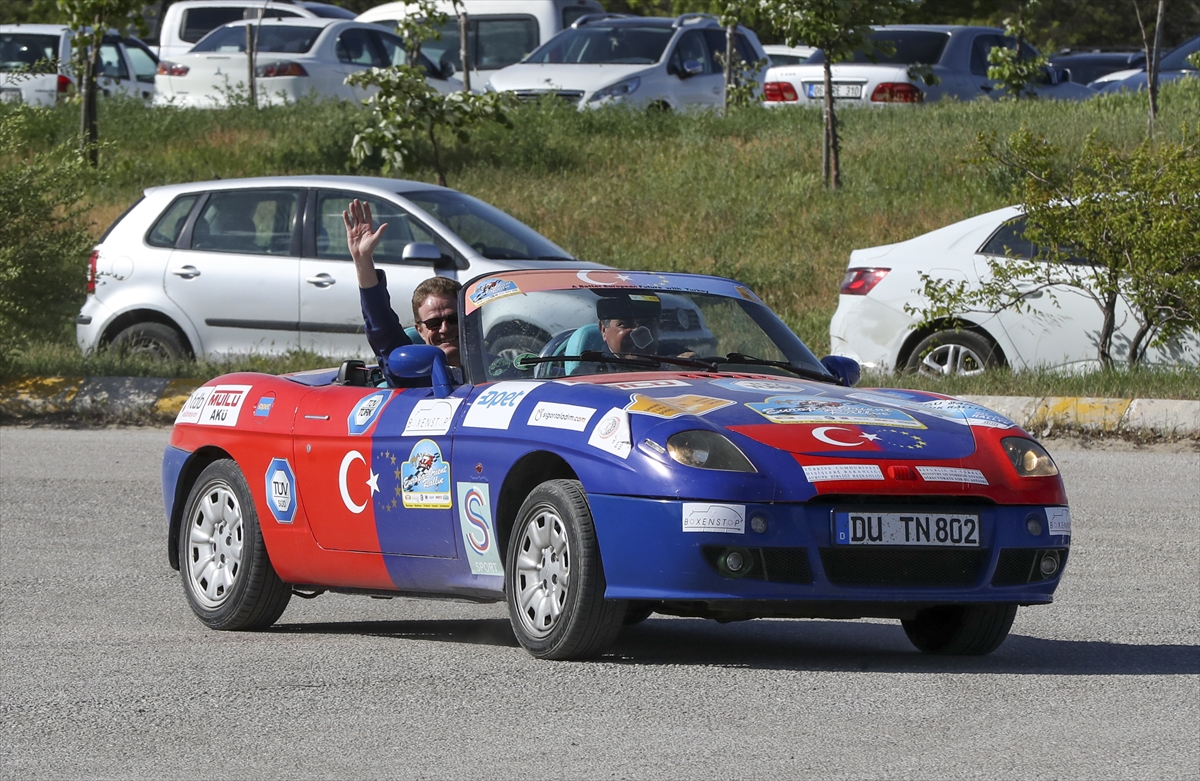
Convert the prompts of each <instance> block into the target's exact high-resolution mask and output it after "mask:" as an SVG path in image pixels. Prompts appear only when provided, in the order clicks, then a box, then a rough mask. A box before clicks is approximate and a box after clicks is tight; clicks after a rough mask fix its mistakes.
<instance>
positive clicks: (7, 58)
mask: <svg viewBox="0 0 1200 781" xmlns="http://www.w3.org/2000/svg"><path fill="white" fill-rule="evenodd" d="M57 58H58V36H57V35H33V34H30V33H0V69H2V70H6V71H15V70H20V69H22V68H32V67H33V66H35V65H41V66H46V65H49V64H51V63H53V62H54V60H55V59H57Z"/></svg>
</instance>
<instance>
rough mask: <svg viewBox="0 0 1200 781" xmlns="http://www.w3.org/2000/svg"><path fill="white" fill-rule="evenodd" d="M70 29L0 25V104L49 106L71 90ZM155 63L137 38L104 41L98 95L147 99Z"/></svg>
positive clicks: (73, 78)
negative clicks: (119, 95) (117, 95)
mask: <svg viewBox="0 0 1200 781" xmlns="http://www.w3.org/2000/svg"><path fill="white" fill-rule="evenodd" d="M72 38H73V34H72V32H71V28H69V27H66V26H64V25H58V24H4V25H0V100H2V101H4V102H6V103H8V102H12V103H26V104H29V105H32V106H52V105H54V104H55V103H56V102H57V101H58V99H59V98H60V97H61V96H63V95H66V94H68V93H69V92H70V91H71V90H73V89H74V88H75V86H76V82H77V80H78V78H79V77H78V74H76V73H75V70H74V66H73V57H72V52H73V44H72ZM157 68H158V58H157V57H155V55H154V53H153V52H152V51H151V50H150V47H148V46H147V45H146V44H145V43H144V42H143V41H141V40H139V39H138V38H134V37H128V36H119V35H116V34H113V35H108V36H105V38H104V41H103V43H101V45H100V70H99V72H98V74H97V76H98V78H97V81H98V83H99V85H100V89H101V90H102V92H103V94H105V95H110V94H121V95H131V96H135V97H140V98H143V99H148V98H150V97H151V96H152V95H153V94H154V75H155V71H156V70H157Z"/></svg>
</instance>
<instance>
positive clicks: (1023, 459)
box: [1000, 437, 1058, 477]
mask: <svg viewBox="0 0 1200 781" xmlns="http://www.w3.org/2000/svg"><path fill="white" fill-rule="evenodd" d="M1000 444H1001V445H1003V446H1004V451H1005V452H1006V453H1008V459H1009V460H1010V461H1012V465H1013V467H1015V468H1016V470H1017V474H1018V475H1020V476H1021V477H1050V476H1052V475H1056V474H1058V467H1057V466H1055V465H1054V459H1052V458H1050V454H1049V453H1047V452H1046V449H1045V448H1044V447H1042V446H1041V445H1039V444H1038V443H1036V442H1034V441H1033V440H1032V439H1025V438H1024V437H1005V438H1004V439H1002V440H1000Z"/></svg>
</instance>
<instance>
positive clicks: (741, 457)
mask: <svg viewBox="0 0 1200 781" xmlns="http://www.w3.org/2000/svg"><path fill="white" fill-rule="evenodd" d="M667 453H669V454H670V456H671V458H673V459H674V460H675V461H677V462H678V463H680V464H683V465H684V466H694V467H696V468H697V469H719V470H722V471H724V472H757V471H758V470H757V469H755V468H754V464H751V463H750V459H748V458H746V454H745V453H743V452H742V451H741V450H739V449H738V446H737V445H735V444H733V443H732V442H730V441H729V440H728V439H726V438H725V437H723V436H721V435H720V434H718V433H717V432H715V431H704V430H695V431H680V432H679V433H677V434H672V435H671V436H670V437H669V438H668V439H667Z"/></svg>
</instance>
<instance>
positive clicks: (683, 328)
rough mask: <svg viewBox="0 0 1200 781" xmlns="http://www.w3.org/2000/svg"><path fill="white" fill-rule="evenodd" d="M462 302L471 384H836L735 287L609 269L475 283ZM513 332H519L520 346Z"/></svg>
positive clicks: (787, 333) (524, 274)
mask: <svg viewBox="0 0 1200 781" xmlns="http://www.w3.org/2000/svg"><path fill="white" fill-rule="evenodd" d="M463 295H464V304H463V311H464V312H466V313H467V316H466V318H465V321H464V329H463V333H464V335H465V339H466V342H465V343H466V344H467V346H468V347H467V357H468V361H469V362H470V363H471V366H472V372H473V373H478V374H474V376H485V377H488V378H491V379H495V378H497V377H506V378H556V377H580V376H585V375H590V374H600V373H609V372H630V371H672V370H682V371H703V372H747V373H755V374H773V375H779V376H785V377H797V376H799V377H807V378H809V379H818V380H827V381H828V380H831V378H830V375H829V373H828V372H827V371H826V370H825V369H824V367H823V366H822V365H821V363H820V361H818V360H817V358H816V357H815V356H814V355H813V353H812V352H811V351H810V350H809V349H808V348H807V347H806V346H805V345H804V343H803V342H801V341H800V339H799V338H797V337H796V335H795V334H794V333H792V331H791V330H790V329H789V328H788V327H787V326H786V325H785V324H784V323H783V322H782V321H781V320H780V319H779V318H778V317H776V316H775V314H774V313H773V312H771V310H770V309H768V308H767V307H766V305H765V304H763V303H762V302H761V301H759V300H758V298H757V296H755V295H754V294H753V293H751V292H750V291H749V290H748V289H746V288H745V287H741V286H739V285H737V283H735V282H732V281H730V280H725V279H720V278H716V277H701V276H696V275H690V274H666V275H664V274H651V273H646V272H622V271H614V270H607V269H606V270H599V271H597V270H591V271H573V270H566V271H564V270H554V271H537V272H533V271H525V272H513V273H510V274H504V275H496V276H492V277H485V278H483V279H480V280H477V281H476V282H474V283H471V284H469V285H468V286H467V287H466V288H464V293H463ZM535 323H536V325H535ZM514 333H520V334H522V339H521V340H520V344H519V346H517V343H516V342H515V341H514V339H513V337H512V334H514ZM498 334H499V335H501V336H499V337H497V335H498Z"/></svg>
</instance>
